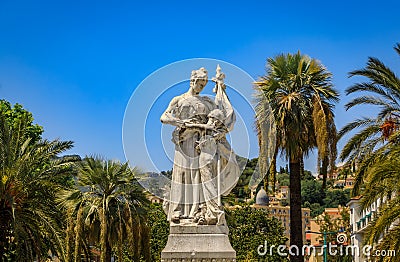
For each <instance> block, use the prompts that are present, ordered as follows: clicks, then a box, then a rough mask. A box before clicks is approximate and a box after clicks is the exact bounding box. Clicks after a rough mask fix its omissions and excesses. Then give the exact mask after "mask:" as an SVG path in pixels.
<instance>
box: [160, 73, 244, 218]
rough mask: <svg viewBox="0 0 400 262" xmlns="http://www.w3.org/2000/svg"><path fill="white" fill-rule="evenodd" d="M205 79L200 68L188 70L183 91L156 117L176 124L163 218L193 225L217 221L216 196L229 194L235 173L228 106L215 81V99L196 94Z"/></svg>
mask: <svg viewBox="0 0 400 262" xmlns="http://www.w3.org/2000/svg"><path fill="white" fill-rule="evenodd" d="M219 71H220V68H219ZM221 80H222V81H223V79H221ZM207 81H208V76H207V71H206V70H205V69H204V68H200V69H199V70H193V71H192V74H191V78H190V88H189V90H188V91H187V92H186V93H184V94H182V95H180V96H177V97H175V98H173V99H172V101H171V102H170V104H169V106H168V108H167V110H166V111H165V112H164V113H163V115H162V116H161V122H162V123H164V124H170V125H174V126H176V128H175V130H174V132H173V134H172V141H173V142H174V144H175V156H174V166H173V171H172V182H171V190H170V194H169V201H167V203H168V205H167V206H166V213H167V215H168V220H169V221H172V222H174V223H179V222H180V220H181V219H189V220H190V221H193V222H196V223H198V224H223V223H224V222H225V220H224V218H223V211H222V210H221V207H220V201H219V198H220V195H226V194H228V193H229V192H230V190H231V189H232V188H233V187H234V185H235V184H236V182H237V179H238V177H239V173H240V172H239V167H238V165H237V163H236V156H235V154H234V153H233V151H232V150H231V148H230V146H229V143H228V141H227V140H226V138H225V136H226V133H228V132H229V131H230V130H231V129H232V128H233V123H234V113H233V109H232V107H231V105H230V102H229V99H228V98H227V96H226V94H225V88H222V85H221V82H220V80H219V82H216V83H217V85H216V88H215V90H216V92H217V95H216V101H213V100H212V99H211V98H209V97H206V96H200V95H199V94H200V92H201V91H202V90H203V88H204V86H205V85H206V84H207ZM223 87H225V86H223ZM218 92H219V93H218Z"/></svg>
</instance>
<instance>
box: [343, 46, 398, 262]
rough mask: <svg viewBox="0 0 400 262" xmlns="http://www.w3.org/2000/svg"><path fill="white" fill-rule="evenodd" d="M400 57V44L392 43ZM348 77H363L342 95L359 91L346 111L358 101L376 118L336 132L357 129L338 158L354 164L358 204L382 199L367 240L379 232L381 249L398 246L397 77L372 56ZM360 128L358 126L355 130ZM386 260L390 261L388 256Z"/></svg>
mask: <svg viewBox="0 0 400 262" xmlns="http://www.w3.org/2000/svg"><path fill="white" fill-rule="evenodd" d="M394 49H395V51H396V52H397V54H398V55H400V44H397V45H396V46H395V48H394ZM350 76H351V77H352V76H363V77H366V78H367V79H368V80H367V81H366V82H362V83H357V84H355V85H353V86H351V87H349V88H348V89H347V90H346V92H347V94H352V93H360V94H361V95H360V96H359V97H356V98H355V99H353V100H352V101H351V102H349V103H348V104H347V105H346V109H350V108H352V107H354V106H359V105H372V106H378V107H379V111H378V114H377V115H376V116H375V117H369V118H361V119H356V120H355V121H353V122H351V123H349V124H347V125H346V126H345V127H343V128H342V130H341V131H340V132H339V135H340V136H341V137H342V136H343V135H345V134H346V133H348V132H350V131H353V130H358V132H357V133H356V134H355V135H353V136H352V137H351V138H350V139H349V141H348V142H347V143H346V145H345V146H344V148H343V150H342V152H341V155H340V157H341V159H342V160H347V162H348V163H350V164H351V165H352V166H355V167H356V182H355V185H354V188H353V192H352V194H353V195H359V194H363V198H362V204H363V207H368V206H370V205H371V203H373V202H375V201H376V200H377V199H381V200H382V199H384V198H385V199H386V202H385V203H384V204H383V205H382V206H381V207H380V210H379V211H378V215H377V216H376V218H375V219H374V220H373V222H372V225H371V226H370V227H369V228H368V231H367V236H366V241H367V243H368V244H371V245H373V244H374V243H376V242H377V241H378V240H379V238H380V236H381V235H384V236H385V237H384V238H383V240H382V241H381V242H379V244H378V247H379V248H380V249H386V250H390V249H394V250H399V248H400V225H398V223H396V221H398V220H399V219H400V209H399V203H400V196H399V191H398V190H399V188H400V184H399V181H400V169H399V165H398V163H399V161H400V157H399V156H400V130H399V129H398V126H399V124H400V78H398V77H397V76H396V74H395V73H394V72H393V71H392V70H391V69H390V68H389V67H387V66H386V65H385V64H384V63H383V62H381V61H380V60H379V59H377V58H372V57H370V58H369V59H368V62H367V66H366V67H365V68H363V69H360V70H355V71H352V72H350ZM360 128H361V130H359V129H360ZM385 261H395V258H394V257H388V258H387V260H385Z"/></svg>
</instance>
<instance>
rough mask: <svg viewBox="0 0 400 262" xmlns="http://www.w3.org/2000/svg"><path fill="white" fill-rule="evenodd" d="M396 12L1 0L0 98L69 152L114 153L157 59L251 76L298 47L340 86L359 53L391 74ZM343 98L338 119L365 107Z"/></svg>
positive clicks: (302, 5)
mask: <svg viewBox="0 0 400 262" xmlns="http://www.w3.org/2000/svg"><path fill="white" fill-rule="evenodd" d="M399 9H400V2H398V1H369V0H367V1H273V2H272V1H245V2H240V3H239V1H237V2H235V1H201V2H192V1H186V2H174V1H160V2H157V1H141V2H140V3H135V2H134V1H118V2H116V3H111V1H7V0H6V1H5V0H0V98H4V99H7V100H9V101H11V102H12V103H16V102H18V103H21V104H23V105H24V107H25V108H27V109H28V110H30V111H31V112H32V113H33V114H34V117H35V119H36V122H37V123H39V124H41V125H43V126H44V128H45V135H44V136H45V137H46V138H49V139H54V138H60V139H64V140H73V141H75V147H74V149H73V150H71V151H70V153H77V154H80V155H90V154H100V155H103V156H105V157H107V158H118V159H122V160H123V159H124V158H125V157H124V153H123V147H122V138H121V137H122V120H123V116H124V110H125V107H126V105H127V103H128V100H129V98H130V96H131V94H132V92H133V91H134V89H135V88H136V86H138V85H139V83H140V82H141V81H142V80H143V79H145V78H146V77H147V76H148V75H149V74H151V73H152V72H153V71H155V70H157V69H158V68H160V67H162V66H165V65H167V64H169V63H172V62H175V61H179V60H182V59H188V58H196V57H205V58H215V59H220V60H224V61H227V62H229V63H232V64H235V65H237V66H239V67H241V68H242V69H244V70H245V71H247V72H248V73H249V74H250V75H251V76H252V77H253V78H257V77H259V76H261V75H262V74H264V72H265V70H264V68H265V61H266V58H267V57H271V56H274V55H276V54H279V53H282V52H285V53H286V52H296V51H297V50H301V52H303V53H305V54H308V55H310V56H311V57H313V58H317V59H319V60H320V61H321V62H322V63H323V64H324V65H325V66H326V67H327V68H328V69H329V70H330V71H331V72H332V73H333V75H334V79H333V82H334V84H335V86H336V88H337V89H338V90H339V92H340V93H341V94H342V95H344V89H345V88H346V87H348V86H349V85H351V84H352V83H354V82H356V81H359V80H360V79H357V78H352V79H348V78H347V73H348V72H349V71H351V70H353V69H358V68H361V67H363V66H364V65H365V62H366V61H367V57H368V56H375V57H378V58H380V59H381V60H383V61H384V62H385V63H387V64H388V65H389V66H390V67H392V68H393V69H394V70H395V71H397V72H399V60H398V57H397V56H396V54H395V53H394V51H393V48H392V47H393V46H394V45H395V43H396V42H399V41H400V38H399V36H400V34H399V33H400V19H399V17H398V10H399ZM189 70H192V69H189ZM348 100H349V98H346V97H344V96H342V100H341V102H340V103H339V104H338V105H337V109H336V115H337V118H336V122H337V126H338V127H339V128H340V127H342V126H343V125H344V124H345V123H347V122H349V121H350V120H352V119H354V118H356V117H360V116H361V115H368V114H373V113H374V112H373V110H372V109H371V108H367V109H359V110H351V111H349V112H345V111H344V109H343V105H344V104H345V102H346V101H348ZM137 106H138V107H140V106H141V105H140V104H138V105H137ZM342 145H343V143H340V145H339V147H341V146H342ZM134 164H138V165H140V160H139V159H138V162H137V163H134ZM314 166H315V164H314V162H313V161H312V160H309V161H307V167H308V168H309V169H315V167H314Z"/></svg>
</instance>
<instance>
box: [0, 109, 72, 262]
mask: <svg viewBox="0 0 400 262" xmlns="http://www.w3.org/2000/svg"><path fill="white" fill-rule="evenodd" d="M30 123H31V119H28V115H26V114H25V115H23V116H21V117H20V118H18V119H15V120H14V122H13V125H9V123H8V121H7V114H6V112H5V111H4V110H3V109H0V260H2V261H3V260H7V261H8V260H12V261H33V260H40V259H41V258H42V257H47V256H48V252H49V251H51V252H52V254H54V255H57V256H58V257H59V258H61V259H63V258H64V242H63V213H62V212H61V211H62V210H60V209H59V208H58V207H57V204H56V202H55V195H56V192H57V191H58V189H59V188H60V185H59V184H58V183H57V180H59V179H61V178H62V177H63V176H64V175H65V174H68V172H70V171H71V169H70V166H71V159H70V158H59V157H58V155H59V154H60V153H62V152H64V151H65V150H67V149H70V148H71V147H72V142H70V141H67V142H61V141H58V140H55V141H47V140H37V141H33V140H32V138H31V137H29V135H27V134H29V132H27V130H28V129H29V127H30Z"/></svg>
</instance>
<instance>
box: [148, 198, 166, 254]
mask: <svg viewBox="0 0 400 262" xmlns="http://www.w3.org/2000/svg"><path fill="white" fill-rule="evenodd" d="M148 223H149V227H150V230H151V231H150V232H151V233H150V249H151V261H161V251H162V250H163V248H164V247H165V245H166V244H167V240H168V235H169V222H168V221H167V216H166V215H165V213H164V210H163V209H162V205H161V204H151V205H150V209H149V213H148Z"/></svg>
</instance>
